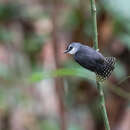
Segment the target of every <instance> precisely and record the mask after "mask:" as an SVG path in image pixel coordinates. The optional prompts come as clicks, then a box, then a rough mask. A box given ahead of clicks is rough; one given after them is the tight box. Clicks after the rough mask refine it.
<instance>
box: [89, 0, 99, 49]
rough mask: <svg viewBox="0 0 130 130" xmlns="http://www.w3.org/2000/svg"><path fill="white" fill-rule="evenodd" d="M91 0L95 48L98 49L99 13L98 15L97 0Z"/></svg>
mask: <svg viewBox="0 0 130 130" xmlns="http://www.w3.org/2000/svg"><path fill="white" fill-rule="evenodd" d="M90 2H91V14H92V18H93V19H92V22H93V38H94V44H93V46H94V48H95V50H97V49H98V32H97V15H96V4H95V0H90Z"/></svg>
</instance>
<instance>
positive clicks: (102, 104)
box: [90, 0, 110, 130]
mask: <svg viewBox="0 0 130 130" xmlns="http://www.w3.org/2000/svg"><path fill="white" fill-rule="evenodd" d="M90 2H91V13H92V18H93V19H92V21H93V38H94V48H95V49H96V50H98V32H97V18H96V4H95V0H90ZM97 89H98V91H99V105H100V109H101V112H102V116H103V119H104V123H105V129H106V130H110V126H109V121H108V117H107V112H106V107H105V100H104V93H103V88H102V86H101V85H100V83H99V82H97Z"/></svg>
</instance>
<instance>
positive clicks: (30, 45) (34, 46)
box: [24, 34, 44, 53]
mask: <svg viewBox="0 0 130 130" xmlns="http://www.w3.org/2000/svg"><path fill="white" fill-rule="evenodd" d="M43 43H44V36H39V35H36V34H31V35H29V36H28V37H27V38H26V39H25V42H24V50H25V51H26V52H28V53H36V52H39V51H40V50H41V47H42V46H43Z"/></svg>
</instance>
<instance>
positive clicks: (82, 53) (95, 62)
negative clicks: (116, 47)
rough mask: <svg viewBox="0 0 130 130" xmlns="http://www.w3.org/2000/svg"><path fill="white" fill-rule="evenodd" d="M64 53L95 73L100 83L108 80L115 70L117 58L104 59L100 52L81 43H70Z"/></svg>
mask: <svg viewBox="0 0 130 130" xmlns="http://www.w3.org/2000/svg"><path fill="white" fill-rule="evenodd" d="M64 53H68V54H71V55H73V58H74V60H75V61H76V62H77V63H78V64H80V65H81V66H82V67H84V68H86V69H88V70H90V71H92V72H94V73H95V74H96V80H97V81H98V82H104V81H105V80H106V79H108V78H109V77H110V75H111V73H112V71H113V70H114V68H115V63H116V58H115V57H104V56H103V55H102V54H101V53H100V52H99V50H95V49H94V48H91V47H89V46H87V45H83V44H81V43H79V42H72V43H70V44H69V45H68V46H67V48H66V50H65V51H64Z"/></svg>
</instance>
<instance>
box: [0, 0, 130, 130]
mask: <svg viewBox="0 0 130 130" xmlns="http://www.w3.org/2000/svg"><path fill="white" fill-rule="evenodd" d="M96 5H97V23H98V38H99V48H100V52H102V53H103V55H104V56H115V57H116V58H117V63H116V68H115V70H114V72H113V74H112V76H111V77H110V78H109V79H108V81H106V82H105V83H104V84H103V85H102V87H103V88H104V93H105V100H106V107H107V111H108V117H109V121H110V126H111V130H130V104H129V103H130V102H129V101H130V79H129V77H130V13H129V12H130V6H129V5H130V1H129V0H123V1H122V0H96ZM92 33H93V31H92V18H91V11H90V2H89V0H0V130H104V125H103V119H102V115H101V112H100V110H99V106H98V101H99V100H98V93H97V89H96V83H95V75H94V74H93V73H92V72H90V71H87V70H85V69H83V68H82V67H80V66H79V65H78V64H77V63H75V62H74V60H73V59H72V57H71V56H69V55H65V54H64V53H63V52H64V50H65V49H66V46H67V45H68V44H69V43H70V42H72V41H75V42H81V43H83V44H86V45H89V46H93V37H92Z"/></svg>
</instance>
